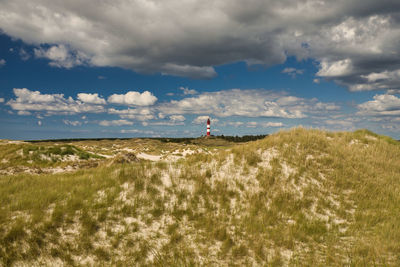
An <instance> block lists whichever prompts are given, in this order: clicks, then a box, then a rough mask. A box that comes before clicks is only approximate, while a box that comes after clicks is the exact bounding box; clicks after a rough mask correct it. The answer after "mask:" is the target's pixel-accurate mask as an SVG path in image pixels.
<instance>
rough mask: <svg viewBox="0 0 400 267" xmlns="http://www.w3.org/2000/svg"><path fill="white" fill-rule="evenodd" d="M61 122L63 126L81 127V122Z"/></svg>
mask: <svg viewBox="0 0 400 267" xmlns="http://www.w3.org/2000/svg"><path fill="white" fill-rule="evenodd" d="M62 121H63V123H64V124H65V125H71V126H79V125H82V122H80V121H70V120H62Z"/></svg>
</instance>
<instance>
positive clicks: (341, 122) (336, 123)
mask: <svg viewBox="0 0 400 267" xmlns="http://www.w3.org/2000/svg"><path fill="white" fill-rule="evenodd" d="M325 124H327V125H330V126H338V127H353V126H354V123H353V122H352V121H349V120H326V121H325Z"/></svg>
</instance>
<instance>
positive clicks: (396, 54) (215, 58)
mask: <svg viewBox="0 0 400 267" xmlns="http://www.w3.org/2000/svg"><path fill="white" fill-rule="evenodd" d="M398 10H400V2H399V1H398V0H384V1H373V0H366V1H361V0H338V1H329V0H307V1H294V0H287V1H274V0H251V1H250V2H249V3H246V5H245V6H243V4H242V3H241V2H237V1H230V0H222V1H218V2H213V3H212V4H210V2H209V1H200V0H197V1H184V2H182V1H178V0H165V1H158V2H154V1H129V0H120V1H112V2H111V1H100V0H91V1H85V2H84V3H81V2H79V3H78V2H63V3H62V4H60V3H59V1H52V0H37V1H35V4H26V1H25V0H4V1H1V2H0V25H1V29H2V31H4V32H5V33H6V34H8V35H10V36H12V37H14V38H20V39H22V40H23V41H24V42H27V43H30V44H33V45H36V46H37V47H38V48H37V50H35V54H36V55H37V56H39V57H44V58H47V59H48V60H50V63H51V64H52V65H53V66H57V67H66V68H70V67H73V66H76V65H81V64H86V62H87V64H90V65H94V66H118V67H122V68H128V69H132V70H135V71H138V72H142V73H157V72H158V73H162V74H166V75H177V76H185V77H193V78H212V77H214V76H215V75H216V72H215V70H214V66H219V65H223V64H229V63H232V62H238V61H244V62H246V63H247V64H249V65H252V64H263V65H272V64H279V63H282V62H284V61H285V60H286V57H287V56H295V57H297V58H298V59H305V58H312V59H315V60H317V61H318V62H320V66H319V71H318V75H319V76H320V77H324V78H326V79H332V80H334V81H336V82H338V83H340V84H342V85H344V86H347V87H349V89H350V90H373V89H380V88H381V87H387V88H389V89H398V88H400V80H399V79H397V78H395V79H394V80H391V79H390V78H383V79H382V80H381V81H380V83H379V84H377V86H374V85H373V84H372V85H371V82H370V81H368V78H367V77H368V75H370V74H372V73H381V72H385V71H387V72H394V71H398V70H400V66H399V63H398V62H399V61H400V46H399V45H398V43H399V40H400V32H399V30H398V29H399V24H400V20H399V15H398ZM122 18H123V19H122ZM210 25H213V27H210ZM43 43H46V44H50V45H51V46H50V47H48V46H42V47H41V46H40V45H41V44H43ZM354 86H355V87H354Z"/></svg>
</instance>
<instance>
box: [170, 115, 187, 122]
mask: <svg viewBox="0 0 400 267" xmlns="http://www.w3.org/2000/svg"><path fill="white" fill-rule="evenodd" d="M169 119H170V121H174V122H177V121H185V120H186V118H185V116H183V115H171V116H169Z"/></svg>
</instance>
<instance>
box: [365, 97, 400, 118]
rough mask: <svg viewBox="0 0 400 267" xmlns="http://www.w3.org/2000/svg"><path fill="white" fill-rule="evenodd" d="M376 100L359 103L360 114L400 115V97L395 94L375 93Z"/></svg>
mask: <svg viewBox="0 0 400 267" xmlns="http://www.w3.org/2000/svg"><path fill="white" fill-rule="evenodd" d="M373 98H374V100H371V101H367V102H365V103H362V104H360V105H358V109H359V112H358V114H359V115H367V116H400V98H399V97H397V96H395V95H389V94H383V95H375V96H374V97H373Z"/></svg>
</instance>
